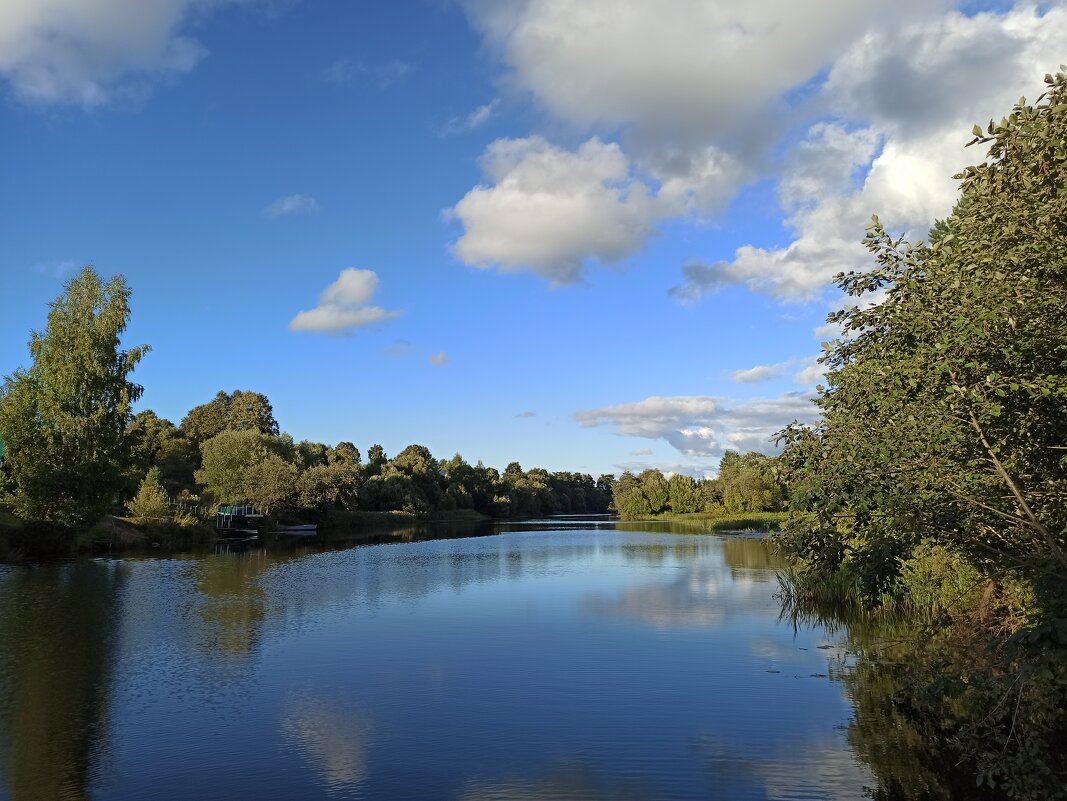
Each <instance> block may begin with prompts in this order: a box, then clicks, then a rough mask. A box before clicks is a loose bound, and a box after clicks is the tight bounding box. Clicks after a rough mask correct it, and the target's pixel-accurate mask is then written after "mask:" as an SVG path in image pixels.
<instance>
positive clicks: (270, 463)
mask: <svg viewBox="0 0 1067 801" xmlns="http://www.w3.org/2000/svg"><path fill="white" fill-rule="evenodd" d="M200 451H201V455H202V461H203V466H202V467H201V468H200V469H199V470H197V472H196V480H197V481H198V482H199V483H200V484H201V485H203V486H204V488H205V489H206V490H207V491H208V492H209V493H210V494H211V495H212V496H213V497H214V498H215V499H216V500H217V501H218V502H219V503H222V504H242V503H252V504H256V505H258V506H259V507H261V508H262V509H263V510H265V511H269V510H271V509H275V508H279V507H285V506H287V505H289V504H290V502H291V501H292V500H293V499H294V497H295V495H296V492H297V487H296V482H297V477H298V475H299V471H298V470H297V467H296V466H295V465H294V464H293V463H292V462H291V461H290V460H289V459H287V458H285V455H286V454H290V453H291V452H292V441H291V440H288V439H286V438H284V437H272V436H269V435H266V434H262V433H260V432H259V431H257V430H254V429H245V430H243V431H223V432H221V433H219V434H217V435H215V436H214V437H212V438H211V439H209V440H208V441H207V442H204V443H202V444H201V446H200Z"/></svg>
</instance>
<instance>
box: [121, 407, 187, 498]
mask: <svg viewBox="0 0 1067 801" xmlns="http://www.w3.org/2000/svg"><path fill="white" fill-rule="evenodd" d="M127 431H128V433H129V434H130V436H131V437H132V438H133V452H134V461H133V468H132V469H133V471H134V473H135V475H134V476H133V480H134V481H136V480H137V477H139V476H143V475H144V474H145V473H147V472H148V471H149V470H150V469H152V468H158V470H159V479H160V483H161V484H162V486H163V487H164V488H165V489H166V490H167V491H168V492H170V493H172V494H178V493H179V492H181V491H182V490H190V491H191V490H192V489H193V488H194V486H195V479H194V477H193V473H194V472H195V471H196V468H197V466H198V464H199V461H200V453H199V450H198V449H197V447H196V444H195V443H193V442H192V441H191V440H190V439H189V438H188V437H186V436H185V434H184V433H183V432H182V431H181V429H179V428H178V427H176V426H175V425H174V423H172V422H171V421H170V420H166V419H164V418H162V417H158V416H157V415H156V413H155V412H153V411H152V410H151V409H146V410H145V411H143V412H138V413H137V414H136V415H134V417H133V420H131V421H130V425H129V428H128V429H127Z"/></svg>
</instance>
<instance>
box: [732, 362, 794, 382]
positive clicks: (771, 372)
mask: <svg viewBox="0 0 1067 801" xmlns="http://www.w3.org/2000/svg"><path fill="white" fill-rule="evenodd" d="M788 369H789V362H780V363H778V364H757V365H756V366H755V367H749V368H748V369H747V370H734V373H733V379H734V381H737V382H738V383H740V384H755V383H758V382H760V381H766V380H767V379H769V378H777V377H778V376H780V375H781V374H782V373H784V372H785V371H786V370H788Z"/></svg>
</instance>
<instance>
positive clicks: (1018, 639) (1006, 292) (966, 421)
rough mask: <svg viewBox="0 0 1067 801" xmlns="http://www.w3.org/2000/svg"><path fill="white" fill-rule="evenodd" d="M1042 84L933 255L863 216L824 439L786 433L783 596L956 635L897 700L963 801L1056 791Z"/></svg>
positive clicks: (908, 676) (1050, 109) (832, 363)
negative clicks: (786, 592) (865, 255)
mask: <svg viewBox="0 0 1067 801" xmlns="http://www.w3.org/2000/svg"><path fill="white" fill-rule="evenodd" d="M1061 69H1063V68H1061ZM1046 84H1047V87H1048V91H1047V92H1046V94H1044V95H1042V96H1041V97H1040V98H1038V100H1037V101H1036V102H1035V103H1033V104H1027V103H1026V102H1025V100H1020V102H1019V104H1018V105H1016V106H1015V107H1014V108H1013V109H1012V111H1011V113H1010V114H1009V115H1008V116H1007V117H1006V118H1004V119H1003V120H1001V121H1000V123H992V122H991V123H990V124H989V126H988V127H987V128H985V129H981V128H976V129H975V139H974V141H973V142H972V144H976V143H980V144H985V145H988V146H989V151H988V157H987V160H986V161H985V162H984V163H982V164H979V165H977V166H974V167H969V168H967V169H966V170H965V171H964V172H963V173H961V174H960V175H959V176H957V178H959V179H961V181H962V183H961V190H962V194H961V198H960V201H959V203H958V204H957V205H956V208H955V209H954V210H953V213H952V215H951V216H950V217H949V218H948V219H947V220H944V221H942V222H940V223H938V224H937V225H935V227H934V230H932V231H931V236H930V240H931V243H930V244H929V245H925V244H923V243H921V242H919V243H915V244H910V243H906V242H904V241H903V239H901V238H894V237H892V236H890V235H889V234H888V233H887V232H886V230H885V228H884V227H883V226H882V224H881V223H880V222H879V221H878V219H877V218H875V219H874V221H873V224H872V225H871V226H870V227H869V229H868V233H867V247H868V249H869V250H870V251H871V253H872V254H873V256H874V259H875V265H874V266H872V267H871V269H869V270H867V271H866V272H863V273H849V274H847V275H842V276H839V277H838V279H837V281H838V285H839V286H840V287H841V288H842V289H843V290H844V291H845V292H847V293H848V294H849V295H851V296H853V297H855V298H858V299H860V300H859V303H858V305H855V306H850V307H848V308H845V309H843V310H841V311H839V312H837V313H835V314H833V315H831V317H830V322H833V323H837V324H839V325H840V326H841V327H842V329H843V331H844V332H845V333H844V336H843V338H842V339H840V340H838V341H835V342H832V343H829V344H828V345H826V352H825V354H824V356H823V363H824V364H826V365H827V367H828V368H829V372H828V374H827V386H826V388H825V390H823V391H822V393H821V395H820V397H819V399H818V404H819V406H820V408H821V411H822V415H823V417H822V422H821V424H820V425H818V426H817V427H815V428H813V429H809V428H804V427H800V426H791V427H790V428H788V429H787V430H786V431H784V432H783V433H782V437H783V438H784V439H785V441H786V443H787V446H786V449H785V451H784V453H783V455H782V457H781V472H782V477H783V480H784V481H785V483H786V484H787V486H788V487H789V490H790V499H791V506H792V508H793V514H792V515H791V516H790V518H789V520H788V523H787V526H786V530H785V531H784V532H783V534H782V536H781V537H780V538H779V543H780V544H781V545H782V546H784V547H785V549H786V550H787V551H788V552H790V553H791V554H792V555H794V556H795V557H799V560H800V561H799V571H800V572H798V573H797V574H796V575H794V576H793V577H792V581H791V582H790V583H789V586H790V588H791V589H790V592H791V593H792V598H793V599H794V600H795V599H800V600H801V601H803V600H804V599H805V593H814V591H815V590H814V588H820V587H821V588H823V589H822V591H823V592H824V593H829V594H831V595H832V596H835V597H837V598H839V599H843V598H852V600H853V602H854V603H855V604H856V605H863V606H866V607H870V606H878V605H881V606H882V607H883V608H885V607H890V606H895V607H896V608H898V609H901V608H902V609H908V608H910V609H918V610H920V611H922V612H923V613H924V615H923V617H924V618H925V619H926V620H927V621H932V622H937V618H939V617H942V616H947V617H948V618H950V619H951V620H952V622H953V623H954V625H946V626H942V627H931V628H930V630H929V631H927V632H925V633H924V636H923V637H922V638H921V639H920V640H919V641H918V643H917V645H916V648H915V649H914V652H913V653H911V654H909V658H908V659H907V660H906V661H905V662H902V663H901V664H900V665H899V670H898V673H897V675H896V679H897V685H896V688H895V692H894V698H895V705H896V707H897V709H898V711H899V712H900V713H901V717H902V718H903V719H904V720H906V721H907V724H908V725H909V726H910V727H911V730H912V731H913V732H915V733H916V735H917V738H918V741H919V742H920V743H922V746H923V747H924V748H926V749H928V750H929V752H930V753H931V754H933V755H934V757H933V759H932V760H931V763H932V764H934V765H935V766H939V767H944V766H951V769H959V770H961V771H962V772H963V773H964V774H965V775H966V774H969V776H970V784H971V785H972V788H973V787H974V783H975V782H977V789H972V791H971V793H972V795H971V796H970V797H978V798H983V797H995V798H1005V797H1006V798H1012V799H1027V800H1029V799H1033V800H1034V801H1036V800H1037V799H1052V798H1062V797H1064V788H1065V787H1067V748H1065V746H1064V743H1067V669H1065V667H1064V666H1065V665H1067V620H1065V618H1067V450H1065V444H1067V74H1064V73H1062V72H1061V73H1060V74H1057V75H1056V76H1046ZM872 295H873V299H874V300H875V301H878V302H875V303H868V302H867V301H868V300H869V299H871V296H872ZM813 597H814V596H813ZM815 600H817V601H818V600H825V598H823V599H819V598H817V597H816V598H815ZM1020 627H1022V629H1021V630H1020V631H1018V633H1016V634H1015V635H1014V636H1013V637H1011V638H1010V639H1006V638H1005V632H1008V631H1011V630H1014V629H1019V628H1020ZM862 664H863V663H862V662H861V665H862ZM856 675H857V676H859V675H862V672H858V673H857V674H856ZM857 709H858V712H857V714H858V715H861V716H862V714H863V710H862V707H857ZM885 797H887V798H888V797H890V796H889V795H886V796H885Z"/></svg>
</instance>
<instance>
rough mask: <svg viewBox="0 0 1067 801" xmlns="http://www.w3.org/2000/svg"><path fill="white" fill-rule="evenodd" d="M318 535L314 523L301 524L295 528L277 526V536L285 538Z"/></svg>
mask: <svg viewBox="0 0 1067 801" xmlns="http://www.w3.org/2000/svg"><path fill="white" fill-rule="evenodd" d="M318 533H319V527H318V526H317V525H316V524H315V523H303V524H301V525H296V526H278V534H280V535H282V536H286V537H314V536H315V535H316V534H318Z"/></svg>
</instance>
